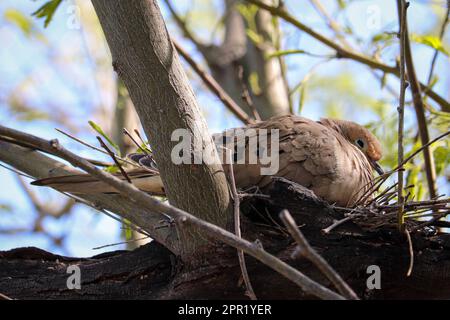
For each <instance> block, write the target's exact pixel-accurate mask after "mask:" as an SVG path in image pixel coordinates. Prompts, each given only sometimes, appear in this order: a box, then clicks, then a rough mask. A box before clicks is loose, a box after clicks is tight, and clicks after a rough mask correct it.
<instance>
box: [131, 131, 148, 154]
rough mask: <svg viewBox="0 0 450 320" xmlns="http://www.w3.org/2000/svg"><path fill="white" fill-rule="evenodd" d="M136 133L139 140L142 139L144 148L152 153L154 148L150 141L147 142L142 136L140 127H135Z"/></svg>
mask: <svg viewBox="0 0 450 320" xmlns="http://www.w3.org/2000/svg"><path fill="white" fill-rule="evenodd" d="M134 133H135V134H136V136H137V137H138V138H139V140H141V143H142V145H143V146H144V149H145V150H146V151H147V152H149V153H152V150H151V148H150V146H149V145H148V142H145V141H144V139H143V138H142V136H141V134H140V133H139V130H138V129H134Z"/></svg>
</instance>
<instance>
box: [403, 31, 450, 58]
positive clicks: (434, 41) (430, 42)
mask: <svg viewBox="0 0 450 320" xmlns="http://www.w3.org/2000/svg"><path fill="white" fill-rule="evenodd" d="M411 40H412V41H414V42H417V43H420V44H424V45H426V46H428V47H431V48H433V49H436V50H438V51H440V52H442V53H443V54H445V55H446V56H449V53H448V51H447V50H445V48H444V45H443V44H442V41H441V39H439V38H438V37H436V36H432V35H424V36H421V35H417V34H412V35H411Z"/></svg>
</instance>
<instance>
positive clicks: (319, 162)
mask: <svg viewBox="0 0 450 320" xmlns="http://www.w3.org/2000/svg"><path fill="white" fill-rule="evenodd" d="M238 129H242V130H236V128H235V129H228V130H225V131H224V132H222V133H219V134H215V135H213V138H214V140H215V141H223V142H224V143H225V142H226V143H229V142H230V141H233V143H234V149H232V150H231V157H232V162H233V165H232V166H230V165H226V164H225V163H226V161H225V160H226V158H225V154H226V153H224V152H222V153H221V152H219V156H220V160H221V161H222V163H223V170H224V171H225V173H226V174H229V170H230V168H233V173H234V177H235V184H236V187H237V188H239V189H244V190H245V189H246V188H251V187H259V188H264V187H265V186H267V185H269V184H270V182H271V177H272V176H279V177H284V178H286V179H288V180H290V181H292V182H295V183H298V184H300V185H302V186H304V187H306V188H308V189H310V190H312V191H313V192H314V193H315V194H316V195H317V196H318V197H320V198H322V199H323V200H325V201H327V202H329V203H332V204H336V205H339V206H347V207H351V206H354V205H356V204H358V203H357V202H358V200H361V198H362V197H363V195H364V194H365V193H366V191H367V190H368V188H370V187H371V185H372V183H373V178H374V176H373V171H374V170H375V171H376V172H378V174H380V175H382V174H383V169H382V168H381V166H380V165H379V164H378V161H379V160H380V159H381V158H382V147H381V144H380V142H379V141H378V139H377V138H376V137H375V136H374V135H373V134H372V133H371V132H370V131H369V130H368V129H366V128H365V127H364V126H361V125H359V124H357V123H355V122H352V121H348V120H341V119H330V118H321V119H320V120H318V121H314V120H311V119H308V118H305V117H301V116H295V115H283V116H275V117H272V118H269V119H267V120H264V121H259V122H256V123H254V124H251V125H248V126H246V127H243V128H238ZM249 129H252V131H251V132H252V133H253V134H254V135H256V136H258V135H260V134H262V132H264V129H266V131H265V132H267V134H268V138H267V141H271V140H270V136H271V135H272V134H273V132H276V133H277V139H278V150H276V151H277V154H276V155H277V157H278V158H277V159H278V170H277V171H276V172H275V173H274V174H272V175H264V174H261V172H262V170H261V169H262V168H263V167H267V166H268V164H266V163H264V164H263V163H261V161H259V160H258V161H257V162H256V163H253V162H252V163H250V162H249V161H248V157H249V154H250V152H251V150H253V151H254V150H256V151H255V152H256V153H257V154H258V153H261V152H262V150H261V148H260V146H259V145H258V146H257V147H256V148H254V149H252V147H251V143H250V141H251V138H250V136H251V135H248V134H247V132H248V130H249ZM273 130H275V131H273ZM239 143H241V144H239ZM237 146H241V147H242V148H243V150H241V153H240V154H241V156H242V151H243V155H244V156H246V159H244V161H239V160H242V159H239V156H238V147H237ZM273 148H275V145H274V147H273ZM266 149H267V150H263V151H265V152H271V151H272V150H271V149H272V145H271V143H268V144H267V146H266ZM129 158H130V159H131V160H133V161H134V162H136V163H137V164H139V167H138V168H135V169H131V170H128V171H127V176H128V177H129V179H130V180H131V182H132V183H133V184H134V185H135V186H136V187H137V188H139V189H140V190H142V191H144V192H147V193H150V194H153V195H164V194H165V192H164V185H163V182H162V179H161V177H160V175H159V171H158V169H157V167H156V166H155V162H154V160H153V159H152V157H151V156H149V155H147V154H143V153H133V154H130V155H129ZM258 159H259V158H258ZM115 175H116V176H117V177H118V178H120V179H122V180H125V179H126V177H124V176H123V175H122V174H121V173H116V174H115ZM187 178H188V177H187ZM32 184H33V185H38V186H50V187H53V188H54V189H57V190H59V191H63V192H69V193H74V194H77V193H78V194H95V193H117V191H116V190H115V189H114V188H113V187H111V186H109V185H107V184H106V183H104V182H102V181H100V180H98V179H96V178H95V177H93V176H91V175H88V174H70V175H65V176H57V177H49V178H44V179H40V180H36V181H33V182H32ZM368 199H370V197H366V199H365V200H366V201H367V200H368Z"/></svg>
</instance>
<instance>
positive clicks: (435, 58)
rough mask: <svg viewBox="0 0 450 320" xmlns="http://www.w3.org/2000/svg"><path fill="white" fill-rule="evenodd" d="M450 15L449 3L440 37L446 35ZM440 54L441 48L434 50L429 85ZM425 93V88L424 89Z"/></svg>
mask: <svg viewBox="0 0 450 320" xmlns="http://www.w3.org/2000/svg"><path fill="white" fill-rule="evenodd" d="M449 15H450V4H449V3H448V4H447V13H446V16H445V19H444V22H442V26H441V31H440V32H439V39H440V40H442V38H443V37H444V33H445V27H446V26H447V24H448V19H449ZM438 54H439V50H438V49H435V50H434V55H433V59H432V60H431V66H430V72H429V73H428V80H427V86H428V87H430V85H431V80H432V78H433V72H434V66H435V64H436V60H437V57H438ZM424 93H425V90H424Z"/></svg>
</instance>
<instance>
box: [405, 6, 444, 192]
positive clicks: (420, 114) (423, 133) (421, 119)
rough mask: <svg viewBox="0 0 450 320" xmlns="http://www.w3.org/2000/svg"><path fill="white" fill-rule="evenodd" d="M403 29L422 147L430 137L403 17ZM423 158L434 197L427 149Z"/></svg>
mask: <svg viewBox="0 0 450 320" xmlns="http://www.w3.org/2000/svg"><path fill="white" fill-rule="evenodd" d="M401 1H404V0H397V7H398V8H399V9H400V8H401ZM404 24H405V27H404V32H405V42H404V43H405V64H406V70H407V72H408V80H409V86H410V89H411V94H412V97H413V104H414V110H415V113H416V118H417V124H418V127H419V135H420V140H421V142H422V145H426V144H427V143H428V142H429V141H430V136H429V133H428V125H427V120H426V118H425V107H424V104H423V100H422V93H421V87H420V84H419V80H418V79H417V76H416V71H415V68H414V62H413V58H412V52H411V44H410V41H409V36H408V19H407V16H406V15H405V21H404ZM423 158H424V161H425V173H426V177H427V184H428V193H429V195H430V198H434V197H436V194H437V188H436V170H435V167H434V161H433V155H432V154H431V150H430V148H428V147H425V148H423Z"/></svg>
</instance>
